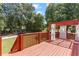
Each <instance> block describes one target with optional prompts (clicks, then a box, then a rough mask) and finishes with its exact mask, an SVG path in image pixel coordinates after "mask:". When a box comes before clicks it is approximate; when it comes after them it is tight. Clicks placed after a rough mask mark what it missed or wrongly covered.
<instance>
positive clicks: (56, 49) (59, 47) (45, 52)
mask: <svg viewBox="0 0 79 59" xmlns="http://www.w3.org/2000/svg"><path fill="white" fill-rule="evenodd" d="M71 48H72V44H71V42H69V41H64V40H60V39H59V40H56V41H52V42H42V43H40V44H37V45H34V46H31V47H28V48H26V49H24V50H22V51H19V52H16V53H12V54H6V55H8V56H71V55H72V49H71ZM4 56H5V55H4Z"/></svg>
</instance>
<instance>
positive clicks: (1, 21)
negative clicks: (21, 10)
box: [0, 4, 5, 34]
mask: <svg viewBox="0 0 79 59" xmlns="http://www.w3.org/2000/svg"><path fill="white" fill-rule="evenodd" d="M4 27H5V15H4V13H3V6H2V4H0V34H1V32H2V31H3V29H4Z"/></svg>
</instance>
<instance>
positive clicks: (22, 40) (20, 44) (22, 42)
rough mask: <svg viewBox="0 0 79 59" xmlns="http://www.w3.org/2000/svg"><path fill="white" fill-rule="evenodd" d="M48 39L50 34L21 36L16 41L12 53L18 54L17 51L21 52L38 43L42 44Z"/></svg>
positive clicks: (37, 33) (39, 33)
mask: <svg viewBox="0 0 79 59" xmlns="http://www.w3.org/2000/svg"><path fill="white" fill-rule="evenodd" d="M48 39H49V34H48V32H36V33H27V34H20V35H18V37H17V38H16V41H15V43H14V45H13V47H12V49H11V51H10V53H12V52H16V51H21V50H23V49H24V48H27V47H29V46H32V45H35V44H38V43H40V42H42V41H46V40H48Z"/></svg>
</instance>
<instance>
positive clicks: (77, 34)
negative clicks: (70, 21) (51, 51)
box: [75, 24, 79, 41]
mask: <svg viewBox="0 0 79 59" xmlns="http://www.w3.org/2000/svg"><path fill="white" fill-rule="evenodd" d="M75 41H79V24H78V25H76V35H75Z"/></svg>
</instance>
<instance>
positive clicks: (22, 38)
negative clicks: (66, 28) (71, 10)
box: [0, 32, 79, 55]
mask: <svg viewBox="0 0 79 59" xmlns="http://www.w3.org/2000/svg"><path fill="white" fill-rule="evenodd" d="M49 36H50V33H48V32H36V33H26V34H19V35H18V36H17V38H16V41H15V42H14V44H13V47H12V48H11V51H10V53H13V52H16V51H21V50H23V49H25V48H27V47H30V46H33V45H35V44H39V43H40V42H43V41H47V40H50V38H49ZM56 37H57V38H58V37H59V33H56ZM74 46H76V47H78V46H79V44H74V45H73V47H74ZM78 49H79V48H75V49H72V51H76V50H78ZM72 53H73V54H75V53H74V52H72ZM0 55H2V38H1V36H0Z"/></svg>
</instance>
